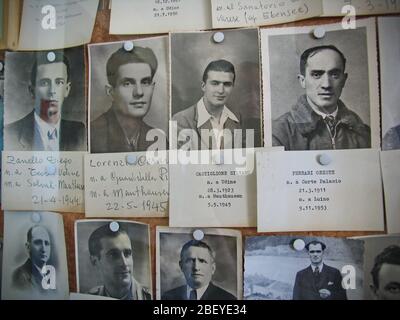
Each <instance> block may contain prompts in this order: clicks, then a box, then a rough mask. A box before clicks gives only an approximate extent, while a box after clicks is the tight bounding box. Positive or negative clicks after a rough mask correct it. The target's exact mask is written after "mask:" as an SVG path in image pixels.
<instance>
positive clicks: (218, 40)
mask: <svg viewBox="0 0 400 320" xmlns="http://www.w3.org/2000/svg"><path fill="white" fill-rule="evenodd" d="M213 39H214V42H216V43H221V42H222V41H224V39H225V35H224V33H223V32H216V33H214V35H213Z"/></svg>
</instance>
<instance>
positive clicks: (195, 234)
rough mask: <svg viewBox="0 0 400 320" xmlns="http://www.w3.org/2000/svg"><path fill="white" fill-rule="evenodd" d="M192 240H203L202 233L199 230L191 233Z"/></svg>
mask: <svg viewBox="0 0 400 320" xmlns="http://www.w3.org/2000/svg"><path fill="white" fill-rule="evenodd" d="M193 238H194V239H195V240H197V241H201V240H203V238H204V232H203V231H201V230H200V229H197V230H195V231H193Z"/></svg>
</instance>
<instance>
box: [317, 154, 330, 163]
mask: <svg viewBox="0 0 400 320" xmlns="http://www.w3.org/2000/svg"><path fill="white" fill-rule="evenodd" d="M317 161H318V163H319V164H320V165H321V166H327V165H328V164H330V163H331V162H332V159H331V157H330V155H328V154H326V153H323V154H320V155H318V156H317Z"/></svg>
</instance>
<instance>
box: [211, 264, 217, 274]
mask: <svg viewBox="0 0 400 320" xmlns="http://www.w3.org/2000/svg"><path fill="white" fill-rule="evenodd" d="M216 269H217V265H216V264H215V261H214V260H213V262H212V265H211V274H212V275H214V273H215V270H216Z"/></svg>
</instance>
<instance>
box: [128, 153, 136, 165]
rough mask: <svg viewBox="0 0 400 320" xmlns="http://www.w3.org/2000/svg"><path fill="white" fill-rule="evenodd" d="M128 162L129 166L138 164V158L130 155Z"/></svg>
mask: <svg viewBox="0 0 400 320" xmlns="http://www.w3.org/2000/svg"><path fill="white" fill-rule="evenodd" d="M126 162H127V163H128V164H135V163H136V156H135V155H133V154H128V155H127V156H126Z"/></svg>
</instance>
